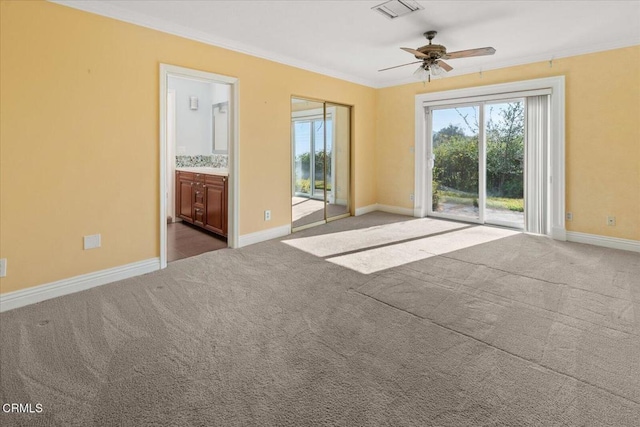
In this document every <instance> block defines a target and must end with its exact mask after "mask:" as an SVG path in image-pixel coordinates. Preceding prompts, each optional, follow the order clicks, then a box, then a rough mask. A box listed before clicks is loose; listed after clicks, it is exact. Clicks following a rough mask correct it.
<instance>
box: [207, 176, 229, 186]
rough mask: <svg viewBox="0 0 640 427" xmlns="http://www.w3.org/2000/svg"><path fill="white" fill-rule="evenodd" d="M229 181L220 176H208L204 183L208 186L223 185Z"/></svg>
mask: <svg viewBox="0 0 640 427" xmlns="http://www.w3.org/2000/svg"><path fill="white" fill-rule="evenodd" d="M226 180H227V177H226V176H219V175H206V176H205V179H204V183H205V184H207V185H216V184H217V185H223V184H224V183H225V181H226Z"/></svg>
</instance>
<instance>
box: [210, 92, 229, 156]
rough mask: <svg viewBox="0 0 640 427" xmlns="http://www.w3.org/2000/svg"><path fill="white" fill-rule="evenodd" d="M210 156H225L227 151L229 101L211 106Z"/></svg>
mask: <svg viewBox="0 0 640 427" xmlns="http://www.w3.org/2000/svg"><path fill="white" fill-rule="evenodd" d="M211 114H212V116H211V119H212V120H211V133H212V141H213V144H212V147H213V149H212V154H227V151H228V149H229V101H224V102H219V103H217V104H213V105H212V113H211Z"/></svg>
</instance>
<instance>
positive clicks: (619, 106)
mask: <svg viewBox="0 0 640 427" xmlns="http://www.w3.org/2000/svg"><path fill="white" fill-rule="evenodd" d="M451 65H452V66H454V67H455V65H456V64H455V62H454V61H453V60H452V61H451ZM558 75H564V76H565V84H566V93H565V95H566V117H565V120H566V210H567V211H568V212H572V213H573V221H572V222H567V223H566V227H567V230H569V231H577V232H582V233H590V234H597V235H602V236H609V237H618V238H624V239H632V240H640V46H634V47H629V48H624V49H617V50H611V51H606V52H601V53H595V54H589V55H581V56H574V57H570V58H563V59H557V60H555V61H553V67H552V68H550V67H549V63H548V62H541V63H535V64H528V65H523V66H518V67H510V68H504V69H499V70H494V71H485V72H484V73H483V75H482V76H480V75H479V74H471V75H464V76H459V77H449V78H445V79H441V80H434V81H432V82H431V83H427V84H423V83H414V84H408V85H403V86H396V87H391V88H385V89H380V90H378V92H377V96H378V100H377V131H376V132H377V134H376V151H377V158H378V159H384V162H379V163H378V165H377V185H378V203H380V204H385V205H392V206H400V207H405V208H412V207H413V205H412V202H411V201H410V200H409V194H410V193H412V192H413V191H414V156H413V153H412V152H410V149H411V147H413V146H414V138H415V136H414V132H415V119H414V109H415V95H416V94H421V93H427V92H439V91H445V90H452V89H460V88H466V87H473V86H481V85H490V84H497V83H507V82H513V81H519V80H529V79H536V78H543V77H550V76H558ZM609 215H613V216H615V217H616V222H617V224H616V226H615V227H609V226H607V225H606V217H607V216H609Z"/></svg>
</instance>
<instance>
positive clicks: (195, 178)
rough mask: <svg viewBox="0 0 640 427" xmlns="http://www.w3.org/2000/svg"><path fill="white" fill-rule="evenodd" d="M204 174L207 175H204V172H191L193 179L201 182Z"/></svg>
mask: <svg viewBox="0 0 640 427" xmlns="http://www.w3.org/2000/svg"><path fill="white" fill-rule="evenodd" d="M205 176H207V175H205V174H203V173H194V174H193V180H194V181H195V182H201V183H204V178H205Z"/></svg>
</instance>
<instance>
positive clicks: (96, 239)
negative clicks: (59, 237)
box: [84, 234, 101, 250]
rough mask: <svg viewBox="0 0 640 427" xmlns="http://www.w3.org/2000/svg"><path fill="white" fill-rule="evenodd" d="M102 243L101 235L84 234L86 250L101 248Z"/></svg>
mask: <svg viewBox="0 0 640 427" xmlns="http://www.w3.org/2000/svg"><path fill="white" fill-rule="evenodd" d="M100 245H101V243H100V235H99V234H92V235H91V236H84V250H87V249H95V248H99V247H100Z"/></svg>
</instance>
